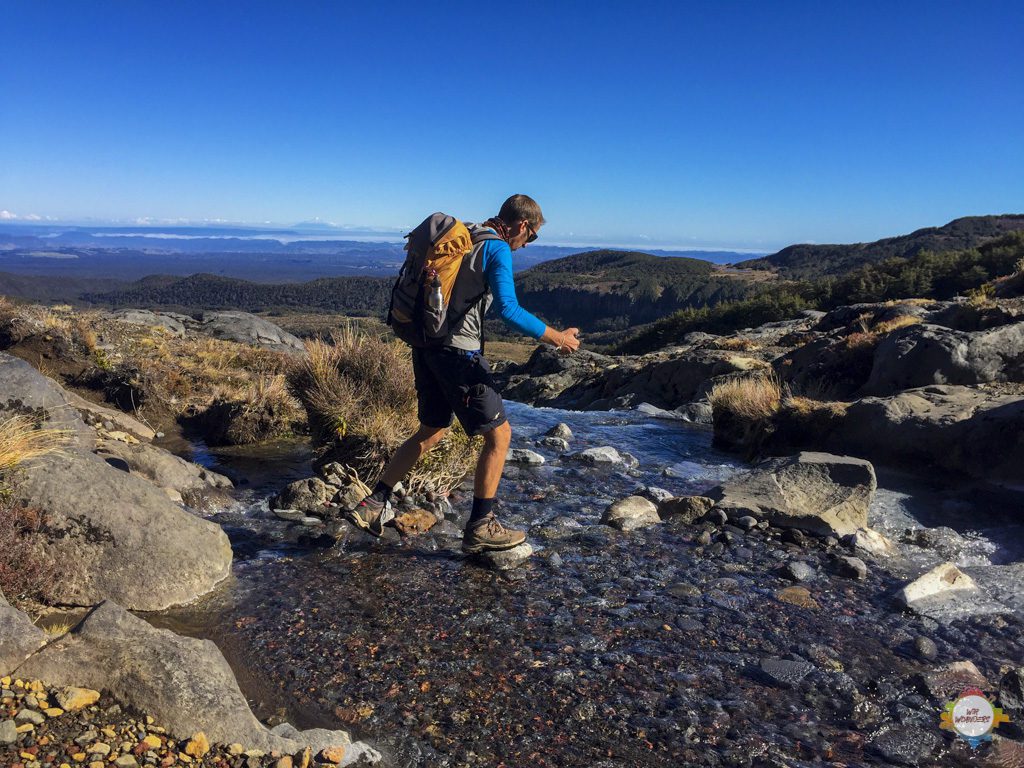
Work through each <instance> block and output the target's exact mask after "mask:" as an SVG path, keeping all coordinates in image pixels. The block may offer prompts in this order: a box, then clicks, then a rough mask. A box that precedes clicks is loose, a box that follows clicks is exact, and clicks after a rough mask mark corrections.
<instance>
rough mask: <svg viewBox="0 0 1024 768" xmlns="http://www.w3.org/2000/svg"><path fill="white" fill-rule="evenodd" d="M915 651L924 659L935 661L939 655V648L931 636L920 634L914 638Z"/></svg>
mask: <svg viewBox="0 0 1024 768" xmlns="http://www.w3.org/2000/svg"><path fill="white" fill-rule="evenodd" d="M914 653H915V654H917V657H918V658H919V659H923V660H924V661H935V659H936V658H938V656H939V648H938V646H936V645H935V641H934V640H932V639H931V638H929V637H925V636H924V635H918V636H917V637H915V638H914Z"/></svg>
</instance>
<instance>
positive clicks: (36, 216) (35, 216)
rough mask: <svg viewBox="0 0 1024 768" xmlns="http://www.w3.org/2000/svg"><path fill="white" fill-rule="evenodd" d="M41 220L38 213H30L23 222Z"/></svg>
mask: <svg viewBox="0 0 1024 768" xmlns="http://www.w3.org/2000/svg"><path fill="white" fill-rule="evenodd" d="M42 220H43V217H42V216H40V215H39V214H38V213H30V214H29V215H28V216H26V217H25V221H42Z"/></svg>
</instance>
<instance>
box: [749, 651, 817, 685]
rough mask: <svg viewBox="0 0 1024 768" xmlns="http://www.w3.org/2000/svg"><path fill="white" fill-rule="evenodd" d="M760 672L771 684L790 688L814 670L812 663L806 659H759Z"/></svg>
mask: <svg viewBox="0 0 1024 768" xmlns="http://www.w3.org/2000/svg"><path fill="white" fill-rule="evenodd" d="M760 670H761V674H762V676H763V677H764V678H766V679H767V680H768V681H769V682H771V683H772V684H773V685H778V686H780V687H782V688H790V687H793V686H795V685H799V683H800V681H801V680H803V679H804V678H805V677H807V675H809V674H810V673H811V672H813V671H814V665H813V664H811V663H810V662H808V661H789V660H788V659H776V658H765V659H761V664H760Z"/></svg>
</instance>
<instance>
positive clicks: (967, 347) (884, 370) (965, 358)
mask: <svg viewBox="0 0 1024 768" xmlns="http://www.w3.org/2000/svg"><path fill="white" fill-rule="evenodd" d="M993 381H1024V323H1014V324H1012V325H1004V326H1000V327H998V328H992V329H989V330H984V331H973V332H971V331H958V330H953V329H952V328H944V327H942V326H939V325H925V324H921V325H913V326H908V327H907V328H902V329H900V330H898V331H895V332H893V333H891V334H889V335H888V336H886V337H885V338H884V339H882V341H881V342H880V343H879V345H878V348H877V349H876V350H875V358H874V365H873V367H872V369H871V376H870V378H869V379H868V382H867V384H865V385H864V391H865V392H866V393H868V394H872V395H891V394H894V393H896V392H901V391H903V390H907V389H913V388H916V387H924V386H928V385H930V384H962V385H968V384H982V383H985V382H993Z"/></svg>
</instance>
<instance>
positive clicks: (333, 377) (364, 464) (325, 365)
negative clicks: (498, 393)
mask: <svg viewBox="0 0 1024 768" xmlns="http://www.w3.org/2000/svg"><path fill="white" fill-rule="evenodd" d="M306 349H307V352H308V356H307V357H306V358H304V359H303V360H302V361H301V362H300V363H299V364H297V365H296V366H295V367H294V368H293V369H292V370H291V371H290V372H289V375H288V383H289V386H290V389H291V391H292V393H293V394H294V395H295V397H297V398H298V399H299V401H300V402H301V403H302V405H303V407H304V408H305V409H306V415H307V418H308V422H309V428H310V432H311V435H312V438H313V445H314V448H315V449H316V450H317V451H318V453H319V454H320V455H321V458H322V460H324V461H340V462H342V463H344V464H348V465H349V466H351V467H353V468H354V469H355V470H356V471H357V472H358V473H359V476H360V478H361V479H362V480H363V481H364V482H365V483H366V484H367V485H370V486H372V485H373V484H374V483H375V482H376V481H377V479H378V478H379V477H380V473H381V471H382V470H383V469H384V465H385V464H386V463H387V461H388V459H389V458H390V457H391V454H392V453H393V452H394V450H395V448H397V447H398V446H399V444H400V443H401V442H402V441H403V440H405V439H406V438H407V437H409V435H411V434H412V433H413V432H414V431H415V430H416V427H417V425H418V421H417V418H416V390H415V389H414V387H413V375H412V362H411V359H410V356H409V350H408V347H406V346H405V345H404V344H402V343H400V342H396V341H392V340H388V339H382V338H380V337H376V336H367V335H364V334H361V333H359V332H358V331H356V330H354V329H353V328H352V327H351V326H348V327H345V328H343V329H342V330H341V331H338V332H335V333H334V334H332V336H331V338H330V339H328V340H322V339H317V340H313V341H309V342H307V343H306ZM477 448H478V445H477V441H475V440H470V438H468V437H467V436H466V434H465V433H464V432H462V430H461V428H459V427H458V426H456V427H455V428H454V429H453V430H452V431H451V432H450V433H449V434H448V436H447V437H446V438H445V439H444V440H443V441H442V442H441V444H440V445H438V446H437V447H436V448H435V449H434V450H433V451H432V452H431V453H430V454H428V455H427V456H425V457H424V458H423V460H421V461H420V462H419V464H417V466H416V467H415V468H414V469H413V471H412V473H411V474H410V476H409V478H408V480H407V484H408V485H409V486H410V488H411V489H412V490H434V491H438V492H441V493H447V492H448V491H449V490H451V489H452V488H453V487H455V486H456V485H458V483H459V482H461V480H462V478H463V477H464V476H465V475H466V472H468V470H469V468H470V466H471V465H472V463H473V459H474V457H475V454H476V450H477Z"/></svg>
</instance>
